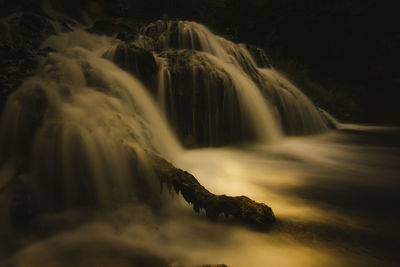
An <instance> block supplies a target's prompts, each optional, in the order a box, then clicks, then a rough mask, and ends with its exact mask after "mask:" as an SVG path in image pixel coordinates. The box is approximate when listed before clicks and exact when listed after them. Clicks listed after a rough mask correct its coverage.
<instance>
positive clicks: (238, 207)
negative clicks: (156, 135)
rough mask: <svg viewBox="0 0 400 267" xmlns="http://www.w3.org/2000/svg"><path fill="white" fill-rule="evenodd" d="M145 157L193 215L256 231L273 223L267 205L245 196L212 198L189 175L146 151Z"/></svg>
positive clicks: (273, 218) (218, 196)
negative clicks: (225, 219)
mask: <svg viewBox="0 0 400 267" xmlns="http://www.w3.org/2000/svg"><path fill="white" fill-rule="evenodd" d="M148 157H149V159H150V162H151V164H152V167H153V169H154V171H155V173H156V175H157V176H158V178H159V179H160V181H161V182H162V183H163V184H166V185H167V187H168V188H169V189H172V188H173V189H174V190H175V192H176V193H177V194H179V193H181V194H182V196H183V198H184V199H185V200H186V201H187V202H188V203H190V204H192V205H193V209H194V211H195V212H200V210H205V212H206V215H207V217H209V218H210V219H212V220H216V219H217V217H218V216H219V215H220V214H224V215H225V216H232V217H233V218H235V219H236V220H238V221H240V222H242V223H244V224H247V225H249V226H252V227H255V228H257V229H267V228H268V227H269V226H271V225H272V224H273V223H274V222H275V216H274V213H273V212H272V209H271V208H270V207H268V206H267V205H265V204H263V203H258V202H255V201H254V200H251V199H250V198H248V197H246V196H238V197H231V196H226V195H214V194H212V193H211V192H209V191H208V190H207V189H206V188H204V186H202V185H201V184H200V183H199V182H198V181H197V180H196V178H195V177H194V176H193V175H191V174H190V173H188V172H185V171H183V170H180V169H177V168H175V167H174V166H173V165H172V164H171V163H169V162H167V161H166V160H164V159H163V158H161V157H159V156H157V155H155V154H154V153H150V152H149V153H148Z"/></svg>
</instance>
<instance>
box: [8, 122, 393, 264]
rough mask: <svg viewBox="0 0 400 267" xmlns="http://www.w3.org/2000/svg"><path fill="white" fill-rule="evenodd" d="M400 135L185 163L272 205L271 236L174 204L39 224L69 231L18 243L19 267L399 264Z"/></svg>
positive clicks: (223, 190)
mask: <svg viewBox="0 0 400 267" xmlns="http://www.w3.org/2000/svg"><path fill="white" fill-rule="evenodd" d="M399 134H400V131H399V129H396V128H373V127H356V126H353V127H352V126H346V129H343V130H339V131H332V132H329V133H327V134H323V135H318V136H312V137H306V138H286V139H285V140H283V142H282V143H281V144H277V145H274V146H262V145H247V146H242V147H232V148H220V149H199V150H190V151H187V152H185V153H184V154H182V155H181V157H179V158H178V159H177V160H176V164H177V165H178V166H179V167H182V168H184V169H186V170H188V171H190V172H191V173H193V174H194V175H195V176H196V177H197V178H198V179H199V181H200V182H201V183H202V184H203V185H204V186H205V187H206V188H208V189H209V190H211V191H212V192H214V193H216V194H228V195H242V194H244V195H247V196H249V197H251V198H253V199H255V200H257V201H262V202H265V203H267V204H269V205H270V206H271V207H273V209H274V212H275V214H276V216H277V223H276V225H275V226H273V227H272V228H271V229H270V230H269V231H267V232H257V231H253V230H252V229H248V228H246V227H244V226H242V225H236V224H235V223H234V222H230V221H226V220H224V219H223V218H222V219H220V220H219V221H218V222H210V221H208V220H207V219H206V218H205V216H204V214H200V215H196V214H195V213H193V212H192V211H191V210H190V208H189V207H188V206H187V205H186V204H185V203H184V202H183V201H182V200H180V198H175V200H176V201H175V202H174V203H173V204H171V205H170V206H169V207H167V208H165V209H164V210H163V211H161V213H158V214H153V213H152V212H150V211H149V210H148V209H146V208H145V207H137V206H136V207H132V208H130V209H129V208H125V209H121V210H118V211H115V212H113V213H112V214H111V215H109V217H108V216H107V217H105V216H102V217H101V218H99V219H94V220H91V221H89V222H88V221H86V220H83V221H84V223H82V225H81V226H79V227H73V228H69V227H66V226H65V225H68V223H67V222H65V219H66V218H68V220H70V221H74V220H78V221H79V218H80V217H82V215H77V214H64V215H62V214H61V215H54V216H47V217H46V218H42V221H40V222H39V223H38V225H42V227H45V225H53V226H54V225H59V227H60V229H63V227H66V229H67V230H62V231H60V232H58V230H54V234H52V235H49V236H47V234H46V236H45V237H40V238H38V237H35V238H33V237H29V236H28V237H23V238H22V237H21V240H14V241H15V242H17V243H18V242H19V243H21V242H22V243H23V244H25V246H23V248H22V249H21V250H20V251H18V252H17V253H16V254H14V256H13V257H12V258H13V261H14V262H18V263H19V264H20V265H17V266H70V264H71V263H74V264H77V263H78V262H79V263H80V265H79V264H78V265H76V266H97V265H95V264H96V263H99V264H100V263H102V264H103V265H98V266H131V265H130V264H132V261H133V262H134V260H133V259H137V258H138V256H137V255H138V254H139V255H146V254H147V253H149V255H151V256H150V258H152V259H154V258H157V257H161V258H166V259H170V260H171V261H173V262H175V264H177V265H176V266H180V265H178V263H180V264H182V266H196V265H199V264H206V263H225V264H227V265H228V266H233V267H234V266H260V267H261V266H396V261H397V260H398V256H397V254H396V250H397V247H398V245H399V243H398V238H399V234H398V231H397V225H398V223H399V216H398V214H397V212H398V208H397V207H396V204H397V203H400V202H399V198H400V197H399V195H398V189H399V185H400V183H399V173H400V167H399V166H398V162H399V159H400V150H399V147H400V143H399V141H398V137H399ZM78 214H79V213H78ZM41 231H43V232H47V231H49V230H48V229H47V231H44V230H43V229H41ZM41 231H38V232H41ZM31 238H32V239H31ZM104 251H106V252H104ZM85 264H88V265H85ZM134 266H136V265H134ZM155 266H157V265H155ZM160 266H161V265H160Z"/></svg>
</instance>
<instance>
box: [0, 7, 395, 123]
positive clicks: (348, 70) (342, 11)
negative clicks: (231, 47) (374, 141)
mask: <svg viewBox="0 0 400 267" xmlns="http://www.w3.org/2000/svg"><path fill="white" fill-rule="evenodd" d="M38 2H39V1H34V0H20V1H15V0H13V1H10V0H0V10H1V11H0V12H1V13H0V15H1V16H7V15H8V14H10V13H12V12H14V11H16V10H20V9H22V10H39V9H40V7H39V6H40V5H39V3H38ZM52 2H53V6H54V7H55V8H57V9H59V10H61V11H63V12H66V13H68V14H70V15H72V16H75V17H79V14H80V13H79V10H80V9H84V10H86V11H87V12H88V13H89V14H91V15H92V16H93V17H95V18H105V17H108V18H113V17H128V18H132V19H137V20H144V21H153V20H156V19H162V18H164V19H165V18H179V19H187V20H195V21H198V22H200V23H203V24H205V25H207V26H208V27H209V28H211V29H212V30H213V31H214V32H216V33H217V34H220V35H222V36H224V37H226V38H228V39H230V40H233V41H235V42H245V43H250V44H254V45H257V46H259V47H261V48H264V49H265V50H266V52H267V55H268V56H269V57H270V60H271V62H272V64H273V66H275V68H277V69H279V70H281V71H282V72H284V73H285V74H286V75H287V76H288V77H289V78H290V79H291V80H292V81H293V82H294V83H295V84H297V85H298V86H299V87H300V88H301V89H302V90H303V91H304V92H305V93H306V94H307V95H308V96H309V97H310V98H311V99H312V100H313V101H314V102H315V103H316V104H317V105H319V106H320V107H322V108H324V109H326V110H328V111H329V112H331V113H332V114H334V115H335V116H337V117H338V118H339V119H341V120H342V121H356V122H373V123H384V124H400V118H399V117H400V116H399V115H400V108H399V106H400V105H399V103H398V102H399V100H398V99H399V96H400V93H399V90H400V75H399V71H400V27H399V25H400V23H399V21H400V19H399V14H398V13H399V10H400V9H399V6H400V4H399V3H398V1H391V0H324V1H321V0H248V1H243V0H241V1H240V0H204V1H195V0H166V1H158V0H143V1H137V0H115V1H105V0H98V1H90V0H69V1H67V0H53V1H52Z"/></svg>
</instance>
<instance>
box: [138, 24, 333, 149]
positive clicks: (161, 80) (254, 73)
mask: <svg viewBox="0 0 400 267" xmlns="http://www.w3.org/2000/svg"><path fill="white" fill-rule="evenodd" d="M141 33H142V35H140V36H139V38H138V41H137V43H136V44H137V45H138V46H142V48H144V49H148V50H151V49H153V50H154V51H156V52H157V53H158V62H159V63H158V65H159V74H158V85H157V90H156V91H157V99H158V102H159V105H160V106H162V107H164V108H163V110H165V112H166V114H167V117H168V118H169V120H170V122H171V123H172V124H173V126H174V128H175V129H176V131H177V132H178V135H179V136H180V137H181V138H182V139H190V140H192V139H193V138H194V140H192V141H194V142H195V144H196V145H201V146H203V145H224V144H228V143H235V142H238V141H239V142H240V141H254V140H256V141H259V142H263V143H271V142H274V140H277V139H278V137H279V136H281V135H282V133H285V134H289V135H293V134H313V133H321V132H324V131H327V130H328V129H329V124H328V123H327V121H326V119H325V116H323V115H322V114H321V112H319V110H318V109H317V108H315V107H314V105H313V104H312V103H311V101H310V100H309V99H308V98H307V97H306V96H305V95H304V94H303V93H302V92H301V91H300V90H299V89H297V88H296V87H295V86H294V85H293V84H291V83H290V82H289V81H288V80H287V79H286V78H285V77H283V76H282V75H281V74H279V73H278V72H277V71H276V70H273V69H271V68H270V64H269V62H268V59H267V58H266V56H265V54H264V53H263V52H262V50H260V49H258V48H256V47H252V46H249V45H244V44H239V45H238V44H235V43H233V42H231V41H228V40H226V39H224V38H222V37H219V36H216V35H214V34H213V33H211V32H210V31H209V30H208V29H207V28H206V27H205V26H203V25H200V24H198V23H195V22H189V21H177V20H172V21H161V20H160V21H156V22H154V23H152V24H150V25H148V26H146V27H144V28H143V29H142V31H141ZM144 40H146V41H144ZM190 51H191V52H190ZM210 92H212V93H210ZM218 95H225V96H227V97H228V98H229V99H232V100H231V101H230V102H229V105H231V108H229V109H227V108H226V104H224V103H225V102H224V100H222V99H224V97H219V96H218ZM210 96H212V98H210ZM218 99H219V100H218ZM215 100H217V101H216V102H214V101H215ZM199 107H200V110H201V111H199ZM210 107H213V108H210ZM187 113H189V114H187ZM226 113H230V114H235V115H233V116H232V117H230V116H229V115H226ZM229 120H233V121H229ZM199 122H201V123H199ZM210 127H211V129H210ZM203 128H207V130H202V129H203ZM202 131H203V132H202ZM204 131H208V132H207V133H204ZM229 133H230V134H229ZM227 134H228V136H229V137H227V136H226V135H227ZM185 143H186V144H187V142H185Z"/></svg>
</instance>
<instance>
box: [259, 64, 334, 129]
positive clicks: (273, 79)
mask: <svg viewBox="0 0 400 267" xmlns="http://www.w3.org/2000/svg"><path fill="white" fill-rule="evenodd" d="M259 72H260V74H261V75H262V76H263V78H264V85H263V86H262V88H263V89H264V90H265V91H266V94H267V95H269V96H270V97H271V99H272V101H273V102H274V103H276V106H277V107H278V109H279V114H280V117H281V121H282V124H283V127H284V129H285V131H286V132H287V133H288V134H291V135H296V134H313V133H322V132H326V131H327V130H328V129H329V123H328V121H327V120H326V118H325V115H324V113H323V112H321V111H320V110H318V109H317V108H316V107H315V106H314V104H313V103H312V102H311V101H310V99H308V97H307V96H305V95H304V94H303V93H302V92H301V91H300V90H299V89H298V88H297V87H296V86H294V85H293V84H292V83H291V82H290V81H289V80H287V79H286V78H285V77H284V76H283V75H282V74H280V73H279V72H278V71H276V70H274V69H269V68H264V69H259Z"/></svg>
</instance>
